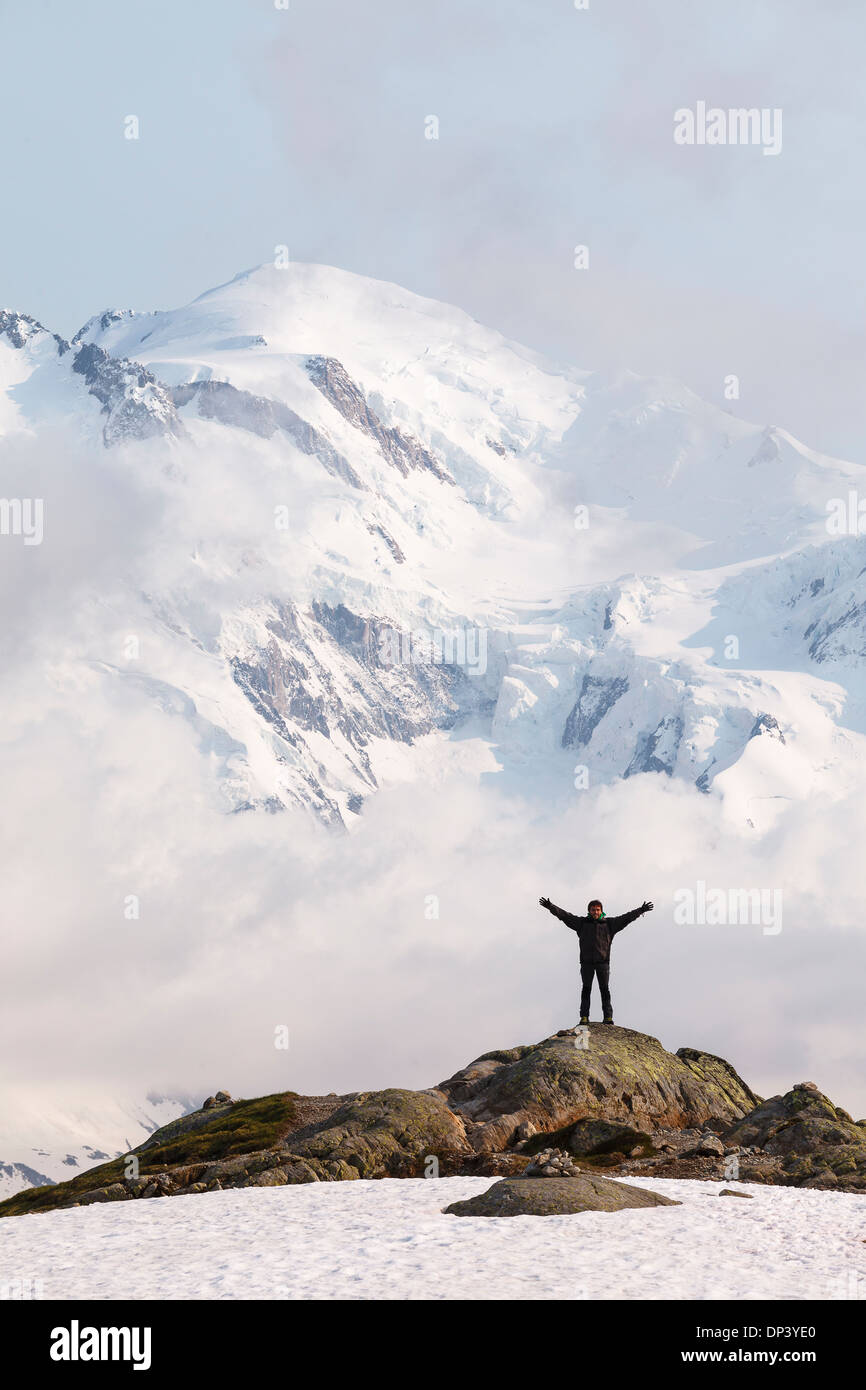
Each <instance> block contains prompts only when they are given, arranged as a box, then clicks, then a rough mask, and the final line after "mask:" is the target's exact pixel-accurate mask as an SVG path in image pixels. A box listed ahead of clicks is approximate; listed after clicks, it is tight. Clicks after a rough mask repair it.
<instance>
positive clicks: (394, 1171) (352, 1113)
mask: <svg viewBox="0 0 866 1390" xmlns="http://www.w3.org/2000/svg"><path fill="white" fill-rule="evenodd" d="M289 1142H290V1145H291V1149H292V1152H293V1153H295V1154H299V1155H301V1156H302V1157H304V1158H308V1159H309V1158H317V1159H319V1160H320V1161H323V1160H325V1159H331V1160H333V1159H337V1160H340V1161H343V1162H345V1163H348V1164H350V1165H351V1166H352V1167H353V1168H354V1169H355V1170H356V1172H357V1175H358V1177H361V1178H384V1177H392V1178H416V1177H423V1176H424V1168H425V1161H426V1160H427V1159H428V1158H429V1157H431V1156H432V1157H435V1158H436V1160H437V1163H438V1170H439V1173H440V1175H442V1176H445V1175H446V1174H447V1173H449V1172H452V1173H453V1172H455V1171H456V1170H457V1168H458V1167H459V1166H460V1163H461V1161H462V1160H463V1159H464V1158H466V1157H468V1155H469V1153H470V1149H469V1145H468V1144H467V1142H466V1135H465V1130H464V1126H463V1123H462V1121H461V1119H460V1117H459V1116H458V1115H456V1114H454V1112H453V1111H452V1110H450V1109H449V1108H448V1105H447V1103H446V1100H445V1097H444V1096H442V1095H440V1094H439V1093H438V1092H436V1091H401V1090H390V1091H374V1092H371V1093H370V1094H369V1095H360V1096H356V1097H354V1098H353V1099H352V1100H351V1101H349V1102H348V1104H346V1105H345V1106H343V1107H342V1108H341V1109H340V1110H338V1111H337V1112H336V1113H335V1114H334V1115H332V1116H331V1118H330V1119H329V1120H328V1121H327V1122H326V1124H324V1125H320V1126H317V1127H316V1128H315V1130H314V1132H313V1133H311V1134H308V1135H302V1134H301V1135H298V1134H295V1135H293V1136H292V1137H291V1140H290V1141H289Z"/></svg>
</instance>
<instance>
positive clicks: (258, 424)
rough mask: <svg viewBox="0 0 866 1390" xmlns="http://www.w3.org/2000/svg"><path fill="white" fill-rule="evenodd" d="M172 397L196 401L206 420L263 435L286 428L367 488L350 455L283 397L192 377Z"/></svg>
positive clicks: (307, 450)
mask: <svg viewBox="0 0 866 1390" xmlns="http://www.w3.org/2000/svg"><path fill="white" fill-rule="evenodd" d="M172 399H173V401H174V404H175V405H176V406H185V405H188V404H189V402H190V401H195V404H196V408H197V410H198V413H199V415H200V416H201V418H202V419H203V420H218V421H219V422H220V424H223V425H234V426H235V427H236V428H237V429H242V430H249V432H250V433H251V434H257V435H259V436H260V437H261V438H262V439H270V438H271V436H272V435H275V434H276V432H277V430H282V431H283V432H284V433H285V434H287V435H288V436H289V438H290V439H291V440H292V442H293V443H294V444H296V445H297V447H298V448H299V449H300V450H301V452H302V453H304V454H309V455H310V456H311V457H312V458H315V459H317V460H318V461H319V463H320V464H321V465H322V467H323V468H324V469H325V471H326V472H328V473H330V474H332V475H333V476H334V477H335V478H342V479H343V481H344V482H346V483H349V485H350V486H351V487H354V488H359V489H361V490H362V491H366V488H365V486H364V484H363V483H362V481H361V479H360V478H359V477H358V474H357V473H356V472H355V470H354V468H353V467H352V465H351V464H350V463H349V461H348V459H346V458H344V457H343V455H342V454H341V453H339V452H338V450H337V449H335V448H334V446H333V444H332V443H331V441H330V440H329V439H326V438H325V436H324V435H323V434H322V433H320V431H319V430H317V429H316V428H315V426H314V425H311V424H308V422H307V421H306V420H302V419H301V417H300V415H296V414H295V412H294V410H291V409H290V408H289V407H288V406H287V405H283V403H282V401H272V400H270V399H269V398H268V397H267V396H255V395H253V394H252V392H251V391H240V390H238V388H237V387H236V386H230V385H229V383H228V382H227V381H189V382H187V383H186V384H185V385H184V386H176V387H175V389H174V391H173V392H172Z"/></svg>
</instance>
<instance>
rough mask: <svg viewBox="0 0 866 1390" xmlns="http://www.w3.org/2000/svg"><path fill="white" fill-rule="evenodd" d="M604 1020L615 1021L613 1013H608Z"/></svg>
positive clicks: (606, 1021)
mask: <svg viewBox="0 0 866 1390" xmlns="http://www.w3.org/2000/svg"><path fill="white" fill-rule="evenodd" d="M604 1022H605V1023H613V1014H608V1015H607V1016H606V1017H605V1019H604Z"/></svg>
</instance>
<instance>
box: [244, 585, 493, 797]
mask: <svg viewBox="0 0 866 1390" xmlns="http://www.w3.org/2000/svg"><path fill="white" fill-rule="evenodd" d="M267 628H268V631H269V632H270V634H271V638H270V640H269V641H268V643H267V645H266V646H259V647H257V648H255V649H253V648H247V649H244V650H242V651H241V652H238V653H230V654H229V655H228V659H229V664H230V667H231V671H232V676H233V678H234V680H235V683H236V684H237V685H238V686H239V687H240V689H241V690H242V691H243V692H244V694H245V695H246V696H247V699H248V700H249V701H250V703H251V704H252V706H253V708H254V709H255V711H256V713H257V714H258V715H260V716H261V718H262V719H264V720H265V721H266V722H267V724H268V725H269V726H270V728H271V729H272V730H273V732H274V734H276V735H277V736H278V737H279V739H281V740H283V744H284V746H283V756H284V759H285V761H286V765H287V768H288V767H291V768H292V773H291V774H288V773H287V776H288V775H291V776H292V778H293V781H294V783H295V785H294V786H293V787H292V795H293V797H294V798H295V799H297V800H298V801H300V802H302V804H305V805H308V806H309V807H310V808H311V809H313V810H314V811H315V812H316V814H317V815H319V816H320V817H321V818H322V819H323V820H325V821H326V822H327V823H330V824H342V823H343V817H342V812H341V807H340V803H339V799H338V792H339V787H338V786H337V785H336V784H335V782H336V776H335V774H334V773H333V772H331V774H330V780H329V774H327V773H326V772H325V771H324V770H323V769H322V770H320V767H319V759H318V757H316V758H315V760H314V757H313V754H314V751H315V745H316V737H315V736H318V735H322V736H323V737H324V738H326V739H329V740H330V741H331V743H332V745H333V748H334V758H333V759H332V766H333V764H334V763H335V762H336V760H337V759H340V760H341V761H342V763H343V765H344V768H345V781H346V782H347V783H348V784H349V785H352V784H354V787H353V791H354V794H355V796H356V797H361V796H363V795H365V794H367V793H369V792H370V791H373V790H375V788H376V787H377V785H378V783H377V778H376V774H375V771H374V768H373V766H372V763H371V760H370V757H369V754H368V751H367V749H368V745H369V744H370V741H371V740H373V739H377V738H383V739H389V740H395V741H398V742H401V743H407V744H409V743H412V742H413V741H414V740H415V739H416V738H417V737H419V736H420V735H422V734H426V733H430V732H431V731H432V730H433V729H448V728H452V727H453V726H454V725H455V724H456V723H457V721H458V719H459V718H460V717H462V716H463V715H464V714H468V713H472V712H477V711H478V710H479V709H481V708H482V707H484V705H485V700H486V697H485V694H484V691H483V690H482V689H481V688H480V686H479V684H478V682H476V681H474V680H473V678H472V677H471V676H470V675H469V674H468V672H467V670H466V669H465V668H464V667H462V666H459V665H457V664H441V665H440V664H437V663H435V662H432V661H424V662H397V663H394V664H391V665H389V664H387V663H386V661H385V660H384V659H383V652H387V649H388V646H389V643H388V638H389V637H390V636H391V635H392V634H393V632H394V629H392V628H391V626H390V625H389V624H387V623H385V622H384V621H382V620H381V619H379V618H376V617H364V616H362V615H360V614H357V613H353V612H352V611H351V610H350V609H349V608H347V607H346V606H345V605H344V604H335V605H330V604H327V603H318V602H314V603H313V604H312V605H311V607H310V609H309V610H308V611H301V610H300V609H298V608H296V607H295V606H293V605H291V604H283V603H275V604H274V616H273V617H272V618H271V619H269V621H268V623H267ZM308 735H313V738H312V739H310V740H309V743H308ZM311 767H312V769H313V770H312V771H311V770H310V768H311ZM354 804H360V803H358V802H355V803H354ZM348 809H350V810H351V809H352V806H349V807H348Z"/></svg>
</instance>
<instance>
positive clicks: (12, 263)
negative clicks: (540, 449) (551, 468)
mask: <svg viewBox="0 0 866 1390" xmlns="http://www.w3.org/2000/svg"><path fill="white" fill-rule="evenodd" d="M696 11H697V12H696ZM864 41H866V9H864V7H863V6H862V5H861V4H860V2H859V0H850V2H849V0H829V3H823V4H822V5H821V6H816V5H814V4H813V3H811V0H810V3H805V2H804V0H724V2H723V3H721V2H719V0H704V2H703V3H701V4H700V5H699V6H695V5H694V0H667V3H661V4H658V5H655V6H648V5H647V4H646V3H645V0H590V8H589V10H588V11H578V10H576V9H575V7H574V3H573V0H523V2H521V0H496V3H494V2H493V0H487V3H482V2H481V0H438V2H437V3H436V4H432V3H429V0H371V2H370V3H368V4H366V5H358V4H357V3H355V2H354V0H289V9H288V10H277V9H276V8H275V7H274V5H273V3H272V0H173V3H170V0H148V3H147V4H144V3H136V4H133V3H129V0H82V3H80V4H76V5H71V4H69V3H68V0H62V2H61V0H32V3H25V0H0V45H2V52H3V55H4V64H3V79H2V83H0V110H2V120H3V131H4V136H3V140H2V142H0V180H2V189H3V193H4V198H3V204H4V215H3V217H2V219H0V303H2V304H5V305H7V306H9V307H14V308H18V309H21V310H23V311H25V312H29V313H32V314H34V315H35V316H36V317H38V318H40V319H41V320H42V321H43V322H45V323H46V324H47V325H48V326H49V327H51V328H53V329H54V330H55V331H57V332H60V333H63V334H65V335H67V336H70V335H71V334H72V333H73V332H74V331H75V329H76V328H77V327H79V326H80V324H81V323H82V322H83V321H84V320H85V319H86V318H87V317H89V315H90V314H92V313H95V312H97V311H98V310H100V309H103V308H105V307H108V306H121V307H123V306H127V305H129V306H133V307H136V308H156V307H168V306H170V305H173V304H177V303H181V302H184V301H185V300H188V299H190V298H193V297H194V296H195V295H197V294H199V293H201V292H202V291H204V290H205V289H207V288H209V287H211V286H212V285H214V284H217V283H220V282H222V281H225V280H227V279H230V278H231V277H232V276H233V275H235V274H236V273H237V272H238V271H240V270H242V269H245V268H246V267H248V266H251V265H254V264H257V263H259V262H262V261H265V260H269V259H271V257H272V256H273V248H274V246H275V245H276V244H278V243H287V244H288V245H289V247H290V249H291V253H292V255H293V256H294V257H295V258H297V259H299V260H316V261H323V262H326V263H329V264H333V265H338V266H342V267H344V268H346V269H349V270H355V271H358V272H361V273H363V274H368V275H374V276H377V277H379V278H382V279H390V280H395V281H398V282H399V283H401V284H404V285H406V286H407V287H408V288H410V289H413V290H416V291H418V292H419V293H422V294H429V295H433V296H436V297H438V298H442V299H446V300H449V301H451V302H453V303H456V304H459V305H461V307H463V308H465V309H467V310H468V311H469V312H470V313H472V314H474V315H475V317H477V318H479V319H481V320H482V321H484V322H486V323H489V324H490V325H492V326H494V327H498V328H500V329H502V331H503V332H506V333H508V334H509V335H510V336H513V337H516V338H519V339H521V340H523V341H524V342H527V343H529V344H531V345H532V346H534V347H537V348H539V349H541V350H542V351H546V352H549V353H551V354H552V355H554V356H556V357H559V358H565V359H568V360H571V361H573V362H575V363H576V364H577V365H579V366H582V367H587V368H593V367H602V368H607V367H613V366H617V365H623V366H630V367H632V368H634V369H635V370H637V371H641V372H644V373H652V372H660V373H671V374H674V375H676V376H679V377H681V378H682V379H684V380H685V381H687V382H688V384H689V385H691V386H692V387H693V388H694V389H696V390H698V391H700V392H701V394H703V395H706V396H708V397H711V398H713V399H716V400H721V393H722V380H723V377H724V376H725V375H726V374H727V373H729V372H735V373H737V374H738V375H739V376H740V378H741V391H742V396H741V400H740V401H739V402H738V403H737V405H736V407H735V408H736V410H737V411H738V413H741V414H743V415H744V416H746V417H748V418H751V419H755V420H758V421H764V422H767V423H774V424H782V425H785V426H786V427H788V428H789V429H791V430H792V431H793V432H794V433H796V434H799V435H800V436H801V437H802V438H803V439H805V441H806V442H807V443H810V444H812V445H813V446H815V447H819V448H823V449H825V450H827V451H829V452H837V453H841V454H843V455H845V456H847V457H850V458H854V459H856V460H857V461H860V462H866V457H864V451H863V447H862V440H863V427H864V422H866V406H864V403H863V391H862V380H863V375H864V369H866V333H864V322H866V318H864V308H866V305H864V298H866V290H864V276H863V273H862V266H861V258H862V247H863V245H864V240H866V237H864V233H866V208H864V197H866V194H864V178H863V173H864V155H863V150H864V147H866V143H864V142H866V97H864V95H863V88H862V82H861V67H862V56H863V53H864V49H866V43H864ZM698 100H705V101H707V102H708V103H709V104H710V105H719V106H723V107H727V106H741V105H746V106H753V105H754V106H759V107H765V106H766V107H780V108H782V112H783V144H782V152H781V154H780V155H779V156H778V157H776V158H773V157H766V156H764V155H763V154H762V152H761V150H760V149H758V148H744V147H725V148H709V147H704V148H683V147H678V146H676V145H675V144H674V142H673V138H672V130H673V112H674V110H675V109H676V108H678V107H681V106H691V107H693V106H694V105H695V103H696V102H697V101H698ZM131 114H134V115H137V116H138V117H139V120H140V123H141V138H140V139H139V140H137V141H130V140H126V139H124V137H123V122H124V117H126V116H128V115H131ZM431 114H432V115H436V116H438V118H439V121H440V138H439V140H438V141H431V140H425V138H424V120H425V117H426V116H428V115H431ZM577 243H586V244H588V245H589V247H590V268H589V270H588V271H576V270H575V269H574V268H573V264H572V260H573V255H572V248H573V247H574V246H575V244H577Z"/></svg>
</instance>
